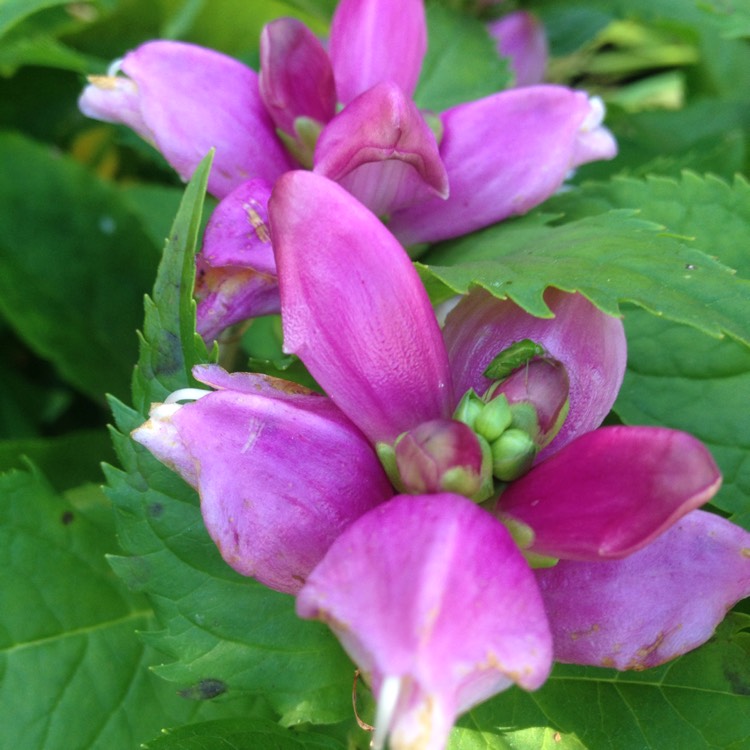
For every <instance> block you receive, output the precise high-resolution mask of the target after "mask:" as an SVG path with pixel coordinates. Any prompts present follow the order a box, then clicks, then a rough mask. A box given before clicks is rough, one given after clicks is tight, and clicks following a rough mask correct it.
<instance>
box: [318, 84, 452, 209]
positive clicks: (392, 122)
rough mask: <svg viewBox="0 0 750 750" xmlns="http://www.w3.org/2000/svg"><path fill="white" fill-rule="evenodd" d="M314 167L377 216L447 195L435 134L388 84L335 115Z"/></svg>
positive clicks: (323, 133) (321, 140) (443, 170)
mask: <svg viewBox="0 0 750 750" xmlns="http://www.w3.org/2000/svg"><path fill="white" fill-rule="evenodd" d="M314 163H315V167H314V171H315V172H317V173H318V174H321V175H323V176H324V177H328V178H329V179H331V180H335V181H336V182H338V183H340V184H341V185H343V186H344V187H345V188H346V189H347V190H348V191H349V192H350V193H352V195H354V196H356V197H357V198H359V200H361V201H362V203H364V204H365V205H366V206H367V207H368V208H369V209H370V210H371V211H372V212H373V213H377V214H386V213H390V212H391V211H393V210H395V209H397V208H402V207H404V206H408V205H411V204H413V203H415V202H418V201H424V200H427V199H428V198H431V197H433V196H435V195H437V196H440V197H442V198H445V197H447V195H448V176H447V175H446V172H445V167H444V166H443V162H442V160H441V159H440V154H439V153H438V146H437V141H436V140H435V136H434V134H433V132H432V131H431V130H430V128H429V127H428V126H427V123H426V122H425V120H424V118H423V117H422V115H421V114H420V113H419V110H418V109H417V108H416V106H415V105H414V103H413V102H412V101H411V100H410V99H408V98H407V97H406V96H405V95H404V93H403V91H402V90H401V89H400V88H399V87H398V86H396V85H395V84H392V83H381V84H378V85H376V86H373V88H371V89H369V90H368V91H366V92H365V93H364V94H361V95H360V96H358V97H357V98H356V99H354V100H353V101H352V102H351V103H350V104H348V105H347V106H346V107H345V108H344V109H343V110H342V111H341V112H340V113H339V114H338V115H336V117H335V118H334V119H333V120H332V121H331V122H330V123H329V124H328V126H327V127H326V128H325V129H324V130H323V132H322V133H321V135H320V138H319V140H318V143H317V146H316V148H315V160H314Z"/></svg>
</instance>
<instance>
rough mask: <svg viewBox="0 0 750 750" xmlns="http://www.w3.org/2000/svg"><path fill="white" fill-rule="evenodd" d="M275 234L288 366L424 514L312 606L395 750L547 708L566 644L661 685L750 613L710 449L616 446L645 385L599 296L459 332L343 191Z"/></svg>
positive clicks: (325, 585) (353, 542)
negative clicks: (457, 725)
mask: <svg viewBox="0 0 750 750" xmlns="http://www.w3.org/2000/svg"><path fill="white" fill-rule="evenodd" d="M321 216H331V217H336V218H335V220H333V221H331V222H330V223H329V222H321V221H320V219H319V217H321ZM270 222H271V228H272V234H273V241H274V250H275V254H276V261H277V266H278V269H279V278H280V292H281V302H282V319H283V324H284V335H285V345H286V348H287V349H288V350H289V351H290V352H294V353H296V354H298V355H299V356H300V357H301V359H302V360H303V361H304V362H305V364H306V365H307V367H308V369H309V370H310V371H311V373H312V374H313V375H314V377H315V378H316V380H317V381H318V382H319V383H320V384H321V385H322V386H323V388H324V389H325V391H326V392H327V393H328V395H329V396H330V397H331V399H332V400H333V401H334V402H336V403H337V404H338V405H339V407H340V408H341V409H342V411H343V412H345V413H346V414H347V415H348V416H349V418H350V419H351V420H352V421H353V422H354V423H355V424H357V426H358V427H359V428H360V430H362V432H363V433H364V434H365V435H366V436H367V437H368V438H369V440H370V441H371V442H372V443H373V444H374V445H375V446H376V450H377V451H378V454H379V455H380V457H381V460H383V463H384V466H385V467H386V470H387V472H388V474H389V476H390V477H391V479H392V481H393V482H394V484H395V485H396V486H397V487H398V489H399V491H401V492H402V493H411V494H410V495H409V494H401V495H399V496H397V497H396V498H394V499H392V500H389V501H387V502H385V503H382V504H380V505H379V506H378V507H377V508H375V509H374V510H372V511H369V512H368V513H366V514H365V515H364V516H362V517H361V518H360V519H358V520H356V521H354V522H353V523H352V524H351V525H350V526H349V527H347V529H346V530H345V531H344V532H343V534H342V535H341V536H340V537H339V538H338V539H337V540H336V541H335V542H334V544H333V545H332V546H331V548H330V549H329V551H328V553H327V554H326V555H325V557H324V558H323V561H322V562H321V563H320V564H319V565H318V566H317V567H316V568H315V569H314V570H313V571H312V572H311V573H310V575H309V577H308V580H307V583H306V584H305V586H304V587H303V588H302V590H301V591H300V593H299V595H298V601H297V611H298V613H299V614H300V615H301V616H303V617H312V618H318V619H321V620H323V621H324V622H327V623H328V624H329V625H330V627H331V628H332V630H333V631H334V633H335V634H336V635H337V636H338V637H339V639H340V641H341V642H342V644H343V646H344V648H345V649H346V650H347V651H348V653H349V654H350V655H351V656H352V658H353V659H354V661H355V662H357V663H358V664H359V665H360V666H361V668H362V669H363V671H364V672H365V674H366V675H368V678H369V680H370V684H371V685H372V686H373V690H374V691H375V694H376V696H377V697H378V699H379V709H378V714H377V720H376V724H377V726H376V735H375V746H381V745H382V743H383V741H384V739H383V738H384V737H385V736H388V737H389V743H390V744H389V746H390V747H392V748H394V749H395V750H399V749H401V748H413V747H418V748H429V749H430V750H432V749H437V748H443V747H444V746H445V744H446V742H447V739H448V734H449V731H450V727H451V726H452V724H453V722H454V720H455V718H456V716H457V715H459V714H460V713H461V712H462V711H464V710H466V709H467V708H469V707H470V706H472V705H474V704H475V703H476V702H478V701H481V700H483V699H485V698H486V697H488V696H489V695H491V694H494V693H496V692H499V691H500V690H502V689H504V688H505V687H507V686H508V685H510V684H512V683H516V684H518V685H520V686H521V687H523V688H526V689H533V688H534V687H537V686H538V685H539V684H541V682H542V681H543V680H544V675H546V674H547V671H548V669H549V666H550V655H549V652H548V651H547V641H546V630H547V629H548V630H549V633H550V635H551V638H552V643H553V650H552V654H553V656H554V657H555V658H559V659H560V660H563V661H572V662H576V663H582V664H598V665H604V666H614V667H617V668H619V669H626V668H632V669H640V668H644V667H647V666H653V665H655V664H658V663H662V662H663V661H666V660H669V659H672V658H674V657H676V656H678V655H680V654H682V653H684V652H685V651H687V650H689V649H691V648H694V647H696V646H697V645H699V644H700V643H702V642H704V641H705V640H706V639H707V638H708V637H710V635H711V633H712V632H713V629H714V628H715V626H716V625H717V624H718V622H719V621H720V620H721V618H722V617H723V615H724V613H725V612H726V610H727V609H728V608H729V607H731V606H732V604H733V603H734V602H736V601H737V600H738V599H741V598H743V597H744V596H747V595H748V594H750V557H749V552H748V550H749V549H750V534H747V533H746V532H745V531H743V530H742V529H739V528H738V527H735V526H734V525H732V524H731V523H729V522H727V521H725V520H723V519H721V518H718V517H716V516H714V515H711V514H708V513H703V512H700V511H697V510H696V509H697V508H698V507H699V506H701V505H703V504H704V503H706V502H707V501H708V500H710V499H711V497H712V496H713V495H714V494H715V492H716V491H717V489H718V487H719V485H720V482H721V477H720V474H719V471H718V469H717V467H716V464H715V463H714V461H713V459H712V458H711V456H710V454H709V452H708V451H707V450H706V448H705V447H704V446H702V445H701V444H700V443H699V442H698V441H697V440H695V439H694V438H693V437H691V436H690V435H687V434H685V433H682V432H678V431H674V430H668V429H661V428H647V427H623V426H619V427H606V428H599V429H596V428H597V427H598V425H599V424H600V423H601V421H602V419H603V417H604V416H605V415H606V414H607V413H608V412H609V410H610V408H611V406H612V404H613V403H614V400H615V397H616V395H617V391H618V389H619V386H620V383H621V381H622V377H623V373H624V368H625V359H626V352H625V339H624V334H623V330H622V324H621V322H620V321H619V320H617V319H615V318H612V317H609V316H607V315H604V314H603V313H601V312H600V311H598V310H597V309H596V308H594V307H593V306H592V305H591V304H590V303H589V302H588V301H587V300H585V298H583V297H582V296H580V295H578V294H566V293H563V292H558V291H554V290H548V291H547V293H546V295H545V301H546V302H547V304H548V305H549V307H550V310H551V311H552V312H553V313H554V317H553V318H551V319H538V318H533V317H531V316H529V315H528V314H526V313H525V312H524V311H522V310H521V309H519V308H518V307H517V306H516V305H515V304H514V303H513V302H511V301H509V300H498V299H495V298H494V297H492V296H491V295H489V294H488V293H487V292H485V291H483V290H479V289H477V290H475V291H473V292H471V293H470V294H469V295H468V296H467V297H466V298H464V299H463V300H462V301H461V302H459V304H458V305H457V306H456V307H455V309H454V310H453V311H452V312H451V313H450V314H449V315H448V317H447V320H446V323H445V328H444V330H443V331H442V332H441V331H440V329H439V327H438V326H437V322H436V320H435V317H434V314H433V313H432V311H431V309H430V306H429V303H428V300H427V297H426V294H425V292H424V289H423V287H422V286H421V282H420V280H419V278H418V276H417V275H416V272H415V271H414V269H413V266H412V265H411V263H410V262H409V259H408V257H407V255H406V253H405V252H404V250H403V248H401V247H400V245H399V244H398V243H397V242H396V241H395V240H394V239H393V237H392V236H391V235H390V234H389V233H388V231H387V229H386V228H385V227H383V225H382V223H381V222H379V221H378V220H377V218H376V217H375V216H373V215H372V214H371V213H369V212H368V211H367V209H366V208H364V207H363V206H362V205H361V204H359V203H357V202H356V201H354V200H353V199H352V198H351V196H350V195H348V194H347V193H346V192H345V191H344V190H342V189H341V188H340V187H338V186H337V185H335V184H334V183H330V182H328V183H326V182H324V181H322V180H320V179H319V178H317V177H316V176H315V175H311V174H309V173H304V172H294V173H290V174H288V175H285V176H284V177H282V178H281V179H280V180H279V182H277V184H276V187H275V189H274V193H273V195H272V198H271V202H270ZM301 243H304V247H305V252H304V253H300V252H298V248H299V247H300V246H301ZM352 249H354V251H355V252H356V254H357V256H356V257H357V263H356V264H352V263H351V262H350V261H349V260H348V254H349V253H350V252H351V251H352ZM331 299H336V301H337V304H336V305H331V304H330V300H331ZM452 423H453V424H455V423H460V424H461V425H462V428H461V429H451V428H450V425H451V424H452ZM465 427H468V428H469V429H468V430H465V429H463V428H465ZM508 435H510V437H511V439H510V440H508V441H505V440H504V438H506V436H508ZM404 445H406V447H405V448H403V446H404ZM519 445H520V446H521V450H520V451H519V449H518V446H519ZM487 449H489V460H483V459H487ZM508 467H510V469H512V471H511V472H510V474H508V473H507V472H508ZM474 480H476V481H474ZM487 485H489V490H488V487H487ZM457 492H458V493H462V494H456V493H457ZM425 493H433V494H430V495H426V494H425ZM462 495H465V496H462ZM472 501H474V502H472ZM476 503H481V507H480V505H477V504H476ZM474 523H476V526H474V525H473V524H474ZM480 529H481V530H480ZM484 534H487V535H488V536H489V537H491V538H492V539H493V541H492V542H489V541H485V539H487V537H484ZM475 535H476V537H475ZM473 540H474V541H473ZM511 540H512V541H513V544H512V545H511V544H510V541H511ZM475 544H476V546H475ZM443 546H444V554H442V553H441V552H439V551H438V550H442V549H443ZM514 547H515V549H514ZM480 550H481V551H480ZM486 550H492V551H491V552H490V551H487V552H486V555H485V551H486ZM693 556H697V557H698V559H699V560H700V563H699V564H696V563H695V562H694V560H693ZM522 560H524V562H523V563H522ZM699 565H700V566H702V567H701V568H700V570H699V569H698V568H699ZM524 570H525V572H524ZM532 570H533V571H534V574H533V577H529V576H528V575H527V573H528V572H531V571H532ZM506 577H507V578H506ZM488 579H489V581H488ZM644 579H647V580H648V582H649V583H648V585H647V586H639V581H643V580H644ZM665 579H666V580H668V581H669V584H668V585H665V584H664V581H665ZM694 580H699V581H700V584H698V585H699V588H700V589H701V590H704V587H705V590H708V589H709V588H710V587H713V588H712V591H711V596H710V605H709V606H707V607H704V606H703V604H702V603H701V602H700V601H699V600H697V599H696V598H695V597H694V596H693V595H692V592H691V590H690V587H691V585H692V582H693V581H694ZM499 581H501V582H502V583H501V589H502V591H503V594H502V595H500V594H498V592H493V589H492V587H493V586H494V585H495V583H497V582H499ZM598 585H601V587H602V588H601V591H600V592H598V589H597V586H598ZM485 586H486V588H485ZM561 592H562V593H561ZM597 592H598V593H597ZM538 594H540V595H541V598H542V601H543V602H544V610H543V611H542V610H540V609H539V608H538V607H537V604H536V602H537V601H538V599H537V595H538ZM599 597H601V598H599ZM511 600H512V601H513V602H515V606H514V605H511V604H510V603H509V602H510V601H511ZM498 601H500V602H502V604H501V605H500V607H499V609H495V607H496V606H497V604H498ZM558 612H559V613H560V616H559V617H558ZM631 613H632V618H631ZM522 635H525V636H526V638H525V639H524V638H523V637H521V638H520V640H519V636H522ZM500 644H502V645H500Z"/></svg>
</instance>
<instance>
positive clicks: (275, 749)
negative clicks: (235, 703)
mask: <svg viewBox="0 0 750 750" xmlns="http://www.w3.org/2000/svg"><path fill="white" fill-rule="evenodd" d="M218 747H224V748H231V750H258V749H259V748H262V749H263V750H305V749H306V748H310V750H346V745H344V744H343V743H341V742H339V741H338V740H335V739H333V738H332V737H326V736H325V735H321V734H313V733H311V732H295V731H293V730H290V729H284V728H283V727H280V726H279V725H278V724H274V723H273V722H271V721H260V720H258V719H256V720H254V721H248V720H247V719H232V720H226V721H207V722H204V723H202V724H191V725H190V726H187V727H181V728H180V729H176V730H171V731H168V732H166V734H165V736H164V737H160V738H159V739H156V740H153V741H152V742H147V743H146V744H145V745H143V748H144V750H214V748H218Z"/></svg>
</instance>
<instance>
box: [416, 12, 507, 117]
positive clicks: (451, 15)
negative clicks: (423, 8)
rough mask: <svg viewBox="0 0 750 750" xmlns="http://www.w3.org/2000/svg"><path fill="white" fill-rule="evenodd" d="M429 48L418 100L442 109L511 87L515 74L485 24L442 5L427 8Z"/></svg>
mask: <svg viewBox="0 0 750 750" xmlns="http://www.w3.org/2000/svg"><path fill="white" fill-rule="evenodd" d="M427 27H428V48H427V55H426V57H425V60H424V63H423V64H422V73H421V76H420V79H419V84H418V86H417V91H416V93H415V94H414V100H415V101H416V103H417V106H418V107H421V108H422V109H428V110H433V111H434V112H441V111H443V110H444V109H448V108H449V107H453V106H455V105H456V104H461V103H462V102H468V101H473V100H474V99H480V98H481V97H483V96H489V95H490V94H495V93H497V92H498V91H502V90H503V89H505V88H507V87H508V86H509V85H510V84H511V81H512V75H511V73H510V71H509V68H508V66H507V63H506V62H505V60H503V59H502V58H501V57H500V56H499V55H498V52H497V50H496V49H495V43H494V42H493V41H492V39H491V37H490V35H489V34H488V33H487V30H486V29H485V28H484V25H483V24H481V23H480V22H479V21H477V20H476V19H473V18H470V17H468V16H467V15H465V14H461V13H457V12H455V11H451V10H449V9H447V8H444V7H442V6H439V5H430V6H429V7H428V10H427Z"/></svg>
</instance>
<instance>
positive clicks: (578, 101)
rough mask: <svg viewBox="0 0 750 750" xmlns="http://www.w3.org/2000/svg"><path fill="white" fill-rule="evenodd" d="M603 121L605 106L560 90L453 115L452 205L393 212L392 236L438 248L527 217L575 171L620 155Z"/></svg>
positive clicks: (508, 97)
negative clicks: (452, 239)
mask: <svg viewBox="0 0 750 750" xmlns="http://www.w3.org/2000/svg"><path fill="white" fill-rule="evenodd" d="M602 116H603V108H602V105H601V102H599V101H598V100H589V98H588V97H587V96H586V94H584V93H583V92H580V91H571V90H570V89H566V88H563V87H562V86H530V87H527V88H521V89H511V90H508V91H503V92H501V93H499V94H494V95H493V96H489V97H486V98H484V99H480V100H478V101H474V102H469V103H467V104H460V105H458V106H457V107H454V108H453V109H449V110H448V111H446V112H444V113H443V115H442V121H443V126H444V134H443V138H442V140H441V142H440V155H441V156H442V158H443V162H444V163H445V167H446V169H447V171H448V180H449V181H450V186H451V194H450V198H448V200H447V201H439V200H436V199H432V200H430V201H428V202H426V203H424V204H420V205H415V206H412V207H411V208H406V209H403V210H402V211H399V212H398V213H395V214H394V215H393V216H392V217H391V221H390V225H389V226H390V227H391V230H392V231H393V233H394V234H395V235H396V236H397V237H398V238H399V240H401V242H402V244H404V245H412V244H415V243H418V242H436V241H438V240H444V239H448V238H450V237H458V236H460V235H462V234H467V233H469V232H473V231H475V230H477V229H481V228H482V227H486V226H488V225H490V224H494V223H496V222H498V221H501V220H503V219H506V218H508V217H509V216H516V215H518V214H523V213H526V212H527V211H529V210H530V209H531V208H533V207H534V206H536V205H538V204H539V203H541V202H542V201H544V200H546V199H547V198H549V197H550V196H551V195H552V194H553V193H554V192H555V191H556V190H557V189H558V188H559V187H560V185H562V183H563V181H564V180H565V178H566V176H567V175H568V173H569V172H570V170H571V169H572V168H574V167H575V166H577V165H579V164H582V163H584V162H586V161H593V160H596V159H611V158H612V157H613V156H614V155H615V153H616V145H615V141H614V139H613V138H612V136H611V134H610V133H609V131H607V130H606V129H605V128H603V127H602V126H601V119H602Z"/></svg>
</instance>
